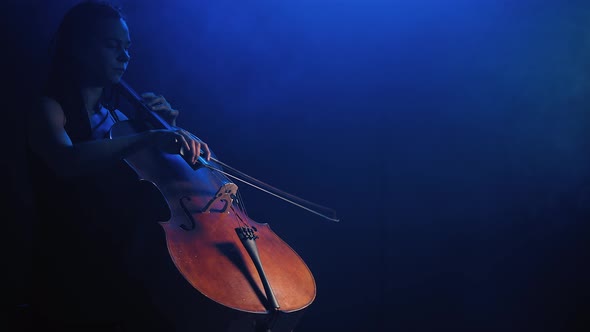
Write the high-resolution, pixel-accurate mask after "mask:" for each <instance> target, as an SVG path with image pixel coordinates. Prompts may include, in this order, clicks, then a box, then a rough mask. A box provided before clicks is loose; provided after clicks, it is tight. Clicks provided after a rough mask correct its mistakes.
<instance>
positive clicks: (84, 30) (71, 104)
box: [43, 0, 125, 140]
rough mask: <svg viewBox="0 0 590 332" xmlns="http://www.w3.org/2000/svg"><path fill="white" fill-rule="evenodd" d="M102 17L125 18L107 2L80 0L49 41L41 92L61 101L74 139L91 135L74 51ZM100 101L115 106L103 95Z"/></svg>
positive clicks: (95, 31)
mask: <svg viewBox="0 0 590 332" xmlns="http://www.w3.org/2000/svg"><path fill="white" fill-rule="evenodd" d="M104 19H125V17H124V15H123V13H122V11H121V9H120V8H119V7H117V6H115V5H113V4H111V3H109V2H107V1H96V0H85V1H82V2H80V3H78V4H76V5H75V6H73V7H72V8H70V9H69V10H68V11H67V13H66V14H65V15H64V17H63V18H62V21H61V23H60V24H59V27H58V29H57V32H56V34H55V35H54V37H53V39H52V40H51V43H50V48H49V56H50V63H49V71H48V76H47V80H46V82H45V87H44V91H43V93H44V94H45V95H46V96H48V97H51V98H53V99H55V100H56V101H57V102H59V103H60V104H61V106H62V108H63V110H64V113H65V115H66V118H67V120H68V121H67V122H66V124H67V126H66V130H67V131H68V134H69V135H70V136H71V137H72V139H73V140H84V139H88V138H89V135H90V124H89V122H88V116H87V115H86V111H85V110H84V104H83V101H82V96H81V94H80V72H81V67H80V64H79V63H78V61H77V60H76V57H75V56H74V52H75V51H76V48H77V47H84V46H85V43H86V42H87V40H89V39H90V38H91V37H92V36H93V35H95V34H96V33H97V29H98V27H99V22H100V21H101V20H104ZM111 97H112V96H111ZM102 103H104V104H106V105H109V108H113V107H115V106H114V105H113V104H112V103H110V102H107V101H106V100H104V96H103V100H102ZM68 127H70V128H69V130H68Z"/></svg>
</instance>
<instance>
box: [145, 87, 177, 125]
mask: <svg viewBox="0 0 590 332" xmlns="http://www.w3.org/2000/svg"><path fill="white" fill-rule="evenodd" d="M141 97H142V98H143V101H144V103H145V104H146V106H148V107H149V108H150V109H151V110H152V111H154V112H156V113H158V114H159V115H160V116H161V117H162V118H163V119H164V120H166V121H167V122H168V123H169V124H170V125H172V126H176V118H177V117H178V114H179V112H178V111H177V110H175V109H173V108H172V106H170V103H169V102H168V101H167V100H166V98H164V96H162V95H157V94H155V93H153V92H144V93H142V94H141Z"/></svg>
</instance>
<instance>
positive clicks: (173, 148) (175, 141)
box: [149, 128, 211, 164]
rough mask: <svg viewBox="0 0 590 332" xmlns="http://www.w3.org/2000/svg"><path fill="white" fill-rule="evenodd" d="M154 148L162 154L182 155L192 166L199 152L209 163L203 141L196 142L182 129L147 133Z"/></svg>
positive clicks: (156, 130)
mask: <svg viewBox="0 0 590 332" xmlns="http://www.w3.org/2000/svg"><path fill="white" fill-rule="evenodd" d="M149 135H150V138H151V140H152V142H153V143H154V144H155V146H156V147H157V148H158V149H160V150H161V151H163V152H166V153H173V154H182V155H183V156H185V157H186V159H187V160H189V161H190V162H191V163H192V164H196V163H197V161H198V158H199V156H200V155H201V151H203V157H204V158H205V159H206V160H207V161H209V159H210V158H211V153H210V151H209V147H208V146H207V144H206V143H205V142H203V141H200V140H197V139H195V138H194V136H192V135H191V134H190V133H188V132H187V131H186V130H184V129H180V128H178V129H154V130H150V131H149Z"/></svg>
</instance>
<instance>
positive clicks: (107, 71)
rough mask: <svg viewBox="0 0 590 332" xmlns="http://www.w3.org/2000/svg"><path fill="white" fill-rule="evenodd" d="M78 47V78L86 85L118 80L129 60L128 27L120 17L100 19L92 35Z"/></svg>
mask: <svg viewBox="0 0 590 332" xmlns="http://www.w3.org/2000/svg"><path fill="white" fill-rule="evenodd" d="M87 42H88V44H87V47H82V49H81V50H80V51H81V54H80V55H81V59H80V60H81V64H82V78H83V80H84V81H85V82H86V83H88V84H90V85H99V86H106V85H110V84H114V83H118V82H119V80H120V79H121V76H123V73H124V72H125V70H126V69H127V64H128V63H129V58H130V57H129V46H130V44H131V40H130V38H129V29H128V28H127V24H126V23H125V21H124V20H123V19H114V18H107V19H103V20H100V21H99V22H98V24H97V26H96V31H95V33H94V34H93V36H92V38H91V39H90V40H88V41H87Z"/></svg>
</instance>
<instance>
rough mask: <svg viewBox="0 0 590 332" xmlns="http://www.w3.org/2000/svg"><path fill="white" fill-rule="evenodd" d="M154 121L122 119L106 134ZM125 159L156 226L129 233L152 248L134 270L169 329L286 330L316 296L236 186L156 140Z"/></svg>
mask: <svg viewBox="0 0 590 332" xmlns="http://www.w3.org/2000/svg"><path fill="white" fill-rule="evenodd" d="M156 125H157V124H156ZM154 127H156V126H154V124H153V123H152V124H151V125H146V123H144V122H142V121H137V120H128V121H121V122H118V123H116V124H115V125H114V126H113V128H112V129H111V133H110V136H111V138H114V137H118V136H121V135H128V134H132V133H138V132H141V131H143V130H146V129H149V128H154ZM156 128H157V127H156ZM125 161H126V162H127V164H128V165H129V166H130V167H131V168H132V169H133V170H134V171H135V172H136V173H137V175H138V177H139V179H140V181H142V182H143V184H144V188H145V191H151V192H152V195H151V197H152V198H153V199H150V202H145V207H146V209H155V210H157V211H158V212H154V213H155V215H156V216H157V217H156V218H157V219H159V220H158V223H159V225H160V226H161V227H160V233H159V234H157V233H154V234H151V235H149V236H148V235H147V234H143V233H142V232H141V231H139V233H138V235H137V239H136V241H138V242H142V243H143V246H140V247H141V248H143V249H142V250H146V252H147V251H149V252H152V253H154V254H153V255H152V256H149V257H151V258H150V259H149V260H150V261H148V262H144V267H143V270H141V271H143V272H142V273H144V274H145V275H144V276H143V277H145V279H146V280H149V281H146V285H148V287H149V288H150V289H151V291H152V293H153V299H154V302H156V305H157V306H158V307H160V309H161V311H162V312H163V313H165V315H166V316H167V317H168V318H169V319H170V321H173V322H174V325H175V326H176V330H175V331H178V332H188V331H226V332H242V331H243V332H247V331H252V332H253V331H273V332H283V331H285V332H287V331H293V330H294V329H295V326H296V324H297V323H298V321H299V319H300V318H301V316H302V314H303V313H304V311H305V309H306V308H307V307H308V306H309V305H310V304H311V303H312V302H313V301H314V299H315V296H316V285H315V281H314V278H313V275H312V273H311V271H310V270H309V268H308V267H307V265H306V264H305V262H304V261H303V260H302V259H301V257H300V256H299V255H298V254H297V253H296V252H295V251H294V250H293V249H292V248H291V247H290V246H289V245H288V244H287V243H285V242H284V241H283V240H282V239H281V238H280V237H278V236H277V235H276V234H275V233H274V232H273V231H272V230H271V228H270V227H269V225H268V224H262V223H257V222H255V221H253V220H252V219H250V218H249V217H248V216H247V215H246V214H245V213H244V212H243V211H242V210H241V209H239V206H238V204H236V200H237V197H238V196H236V190H237V186H236V185H235V184H233V183H232V182H231V181H229V180H228V179H227V178H226V177H225V176H222V175H220V174H219V173H216V172H215V171H214V170H211V169H209V168H206V167H197V166H191V165H190V164H189V163H187V162H186V161H185V159H184V158H183V157H182V156H181V155H180V154H168V153H163V152H161V151H158V150H157V149H155V148H147V149H144V150H141V151H139V152H137V153H135V154H133V155H132V156H130V157H127V158H125ZM144 196H145V195H142V197H144ZM131 199H132V198H131ZM155 210H154V211H155ZM150 236H151V238H150ZM152 241H155V242H152ZM157 243H159V245H157ZM151 244H153V245H154V246H153V247H152V246H151ZM140 251H141V250H140ZM136 255H142V253H141V252H137V253H136ZM155 256H157V257H158V258H157V259H156V258H154V257H155Z"/></svg>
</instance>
